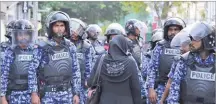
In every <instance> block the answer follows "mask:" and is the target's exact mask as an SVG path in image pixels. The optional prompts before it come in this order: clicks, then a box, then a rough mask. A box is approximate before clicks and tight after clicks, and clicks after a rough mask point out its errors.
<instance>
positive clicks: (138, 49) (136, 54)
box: [132, 41, 141, 68]
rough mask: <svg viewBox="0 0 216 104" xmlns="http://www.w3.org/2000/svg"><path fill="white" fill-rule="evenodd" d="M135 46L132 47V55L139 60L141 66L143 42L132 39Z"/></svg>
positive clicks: (138, 63)
mask: <svg viewBox="0 0 216 104" xmlns="http://www.w3.org/2000/svg"><path fill="white" fill-rule="evenodd" d="M132 44H133V48H132V56H133V57H134V59H135V60H136V62H137V65H138V67H139V68H140V67H141V43H139V42H138V41H132Z"/></svg>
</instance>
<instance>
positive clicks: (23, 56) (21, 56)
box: [18, 55, 33, 61]
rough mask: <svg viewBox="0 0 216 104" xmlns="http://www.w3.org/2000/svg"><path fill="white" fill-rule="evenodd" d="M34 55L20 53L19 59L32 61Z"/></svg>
mask: <svg viewBox="0 0 216 104" xmlns="http://www.w3.org/2000/svg"><path fill="white" fill-rule="evenodd" d="M32 59H33V55H18V61H31V60H32Z"/></svg>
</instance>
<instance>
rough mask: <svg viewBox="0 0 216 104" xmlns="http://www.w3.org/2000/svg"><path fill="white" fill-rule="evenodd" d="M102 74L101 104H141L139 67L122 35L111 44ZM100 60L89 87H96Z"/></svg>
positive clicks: (92, 74) (103, 64)
mask: <svg viewBox="0 0 216 104" xmlns="http://www.w3.org/2000/svg"><path fill="white" fill-rule="evenodd" d="M109 44H110V45H109V46H110V48H109V50H108V54H107V55H105V57H104V60H103V63H102V67H101V73H100V81H101V90H102V91H101V97H100V103H99V104H141V92H140V90H141V88H140V83H139V79H138V72H137V70H138V66H137V64H136V61H135V59H134V58H133V57H132V56H131V54H130V53H129V45H128V41H127V40H126V38H125V37H124V36H122V35H117V36H115V37H114V38H113V39H112V40H111V41H110V43H109ZM99 61H100V58H98V60H97V61H96V64H95V66H94V68H93V70H92V72H91V76H90V78H89V80H88V83H87V84H88V86H90V87H91V86H94V85H95V84H96V83H93V79H94V76H95V72H96V70H97V67H98V63H99Z"/></svg>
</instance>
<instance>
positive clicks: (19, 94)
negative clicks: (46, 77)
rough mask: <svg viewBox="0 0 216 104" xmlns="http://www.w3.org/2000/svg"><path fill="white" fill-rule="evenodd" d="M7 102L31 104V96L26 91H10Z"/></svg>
mask: <svg viewBox="0 0 216 104" xmlns="http://www.w3.org/2000/svg"><path fill="white" fill-rule="evenodd" d="M8 101H9V102H8V104H31V94H30V93H28V91H12V92H11V94H10V95H8Z"/></svg>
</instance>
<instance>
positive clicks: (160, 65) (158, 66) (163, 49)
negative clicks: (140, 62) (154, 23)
mask: <svg viewBox="0 0 216 104" xmlns="http://www.w3.org/2000/svg"><path fill="white" fill-rule="evenodd" d="M184 27H186V24H185V23H184V21H183V20H182V19H180V18H177V17H172V18H168V19H167V20H166V21H165V23H164V27H163V30H164V31H163V36H164V40H162V41H160V42H158V44H157V45H156V46H155V48H154V50H153V54H152V58H151V61H150V64H149V71H148V74H147V75H148V76H147V81H146V85H147V89H148V97H149V100H150V102H151V103H159V102H160V99H161V97H162V94H163V92H164V89H165V84H166V82H167V80H168V77H167V74H168V73H169V71H170V68H171V64H172V58H173V56H175V55H179V54H180V50H179V49H172V48H171V47H170V42H171V41H172V39H173V37H174V36H175V35H176V34H177V33H178V32H179V31H180V30H182V29H183V28H184ZM148 103H149V102H148Z"/></svg>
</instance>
